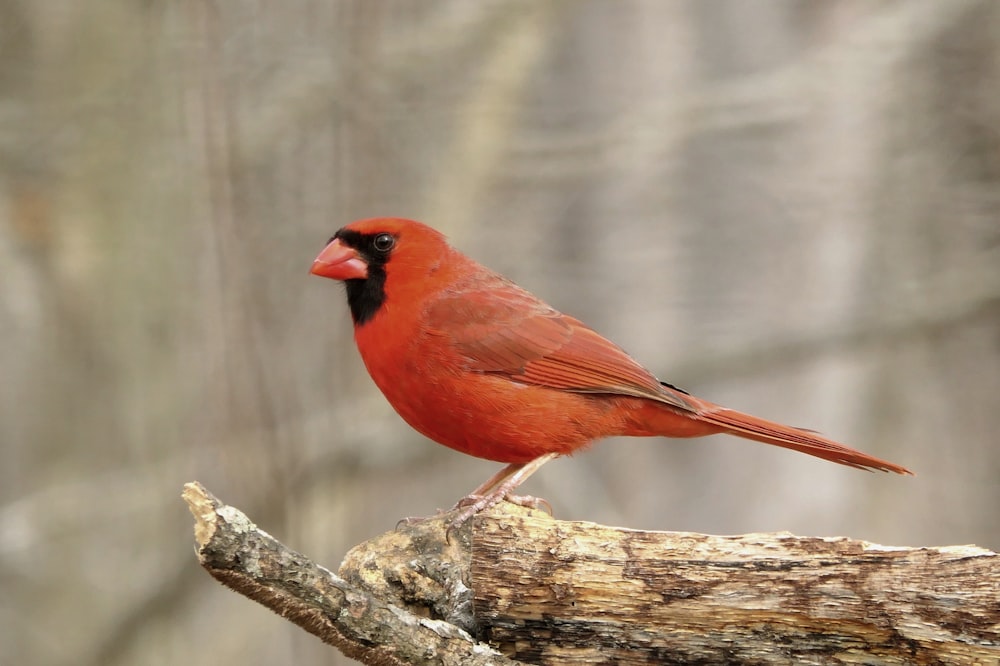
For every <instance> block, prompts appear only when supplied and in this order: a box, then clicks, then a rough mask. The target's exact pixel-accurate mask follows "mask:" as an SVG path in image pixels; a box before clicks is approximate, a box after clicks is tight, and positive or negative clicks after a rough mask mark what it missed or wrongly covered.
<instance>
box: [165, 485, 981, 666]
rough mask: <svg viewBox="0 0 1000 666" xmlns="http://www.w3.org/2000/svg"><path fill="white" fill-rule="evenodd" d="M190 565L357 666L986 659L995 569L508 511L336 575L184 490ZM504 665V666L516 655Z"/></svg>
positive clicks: (967, 557) (827, 544)
mask: <svg viewBox="0 0 1000 666" xmlns="http://www.w3.org/2000/svg"><path fill="white" fill-rule="evenodd" d="M185 499H186V500H187V501H188V504H189V506H190V507H191V511H192V513H193V514H194V515H195V517H196V521H197V524H196V541H197V542H198V554H199V559H200V560H201V562H202V566H204V567H205V568H206V570H208V571H209V573H211V574H212V575H213V576H214V577H216V578H217V579H218V580H220V581H221V582H223V583H224V584H226V585H227V586H229V587H231V588H232V589H234V590H236V591H237V592H240V593H241V594H244V595H246V596H248V597H250V598H251V599H254V600H255V601H257V602H258V603H261V604H263V605H265V606H267V607H269V608H271V609H272V610H274V611H275V612H277V613H279V614H280V615H282V616H283V617H286V618H287V619H289V620H290V621H292V622H295V623H296V624H298V625H299V626H301V627H303V628H304V629H306V630H307V631H310V632H311V633H314V634H316V635H317V636H319V637H320V638H322V639H323V640H325V641H326V642H328V643H330V644H332V645H334V646H336V647H338V649H340V650H341V651H343V652H344V653H345V654H348V655H350V656H352V657H354V658H356V659H359V660H360V661H362V662H363V663H367V664H403V663H415V664H468V665H469V666H474V665H478V664H518V663H531V664H568V663H572V664H579V663H594V664H612V663H613V664H669V663H676V664H691V663H697V664H736V663H753V664H789V663H794V664H996V663H1000V559H998V557H997V555H996V554H995V553H992V552H990V551H987V550H984V549H981V548H976V547H975V546H951V547H943V548H891V547H885V546H878V545H876V544H871V543H866V542H863V541H856V540H851V539H846V538H808V537H796V536H792V535H790V534H748V535H742V536H734V537H718V536H708V535H703V534H690V533H677V532H642V531H636V530H626V529H621V528H613V527H606V526H603V525H596V524H592V523H582V522H567V521H558V520H554V519H553V518H551V517H550V516H548V515H546V514H544V513H540V512H536V511H530V510H528V509H524V508H522V507H518V506H514V505H510V504H507V503H502V504H501V505H499V506H497V507H495V508H494V509H492V510H491V511H490V512H489V513H487V514H483V515H480V516H477V517H476V518H475V519H474V520H472V521H470V522H469V523H467V524H466V525H464V526H463V527H462V528H461V529H459V530H455V531H452V532H451V533H450V534H446V532H445V527H444V520H443V519H442V518H441V517H438V518H434V519H430V520H426V521H422V522H419V523H416V524H412V525H401V526H400V527H399V528H397V529H395V530H390V531H389V532H386V533H385V534H382V535H379V536H377V537H375V538H373V539H371V540H369V541H367V542H364V543H362V544H359V545H358V546H356V547H355V548H353V549H352V550H351V551H350V552H349V553H348V554H347V556H346V557H345V558H344V561H343V563H342V564H341V566H340V569H339V571H338V573H337V574H334V573H332V572H331V571H329V570H327V569H325V568H323V567H321V566H319V565H316V564H314V563H312V562H311V561H309V560H308V559H307V558H306V557H304V556H303V555H300V554H299V553H296V552H295V551H292V550H290V549H288V548H286V547H285V546H283V545H282V544H280V543H279V542H277V541H276V540H274V539H273V538H272V537H271V536H270V535H268V534H267V533H265V532H262V531H261V530H259V529H257V528H256V526H254V525H253V523H251V522H250V520H249V519H248V518H247V517H246V516H245V515H243V514H242V513H241V512H239V511H238V510H237V509H234V508H233V507H229V506H225V505H223V504H222V503H221V502H219V500H217V499H216V498H215V497H213V496H212V495H211V494H210V493H208V491H206V490H205V489H204V488H203V487H201V486H200V485H198V484H187V486H185ZM514 660H516V661H514Z"/></svg>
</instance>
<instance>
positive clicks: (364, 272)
mask: <svg viewBox="0 0 1000 666" xmlns="http://www.w3.org/2000/svg"><path fill="white" fill-rule="evenodd" d="M309 272H310V273H312V274H313V275H319V276H320V277H327V278H331V279H333V280H364V279H367V278H368V263H367V262H366V261H365V260H364V259H362V258H361V255H359V254H358V252H357V250H355V249H354V248H351V247H348V246H346V245H344V244H343V243H341V242H340V240H339V239H336V238H335V239H333V241H331V242H330V244H329V245H327V246H326V247H325V248H323V251H322V252H320V253H319V256H318V257H316V261H314V262H313V265H312V268H311V269H310V270H309Z"/></svg>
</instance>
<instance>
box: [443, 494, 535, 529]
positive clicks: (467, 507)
mask: <svg viewBox="0 0 1000 666" xmlns="http://www.w3.org/2000/svg"><path fill="white" fill-rule="evenodd" d="M504 500H506V501H508V502H510V503H511V504H517V505H518V506H523V507H527V508H529V509H542V510H544V511H546V512H547V513H548V514H549V515H550V516H551V515H552V505H551V504H549V501H548V500H547V499H543V498H541V497H532V496H531V495H512V494H509V493H498V492H493V493H489V494H488V495H466V496H465V497H463V498H462V499H460V500H458V502H456V503H455V506H453V507H452V509H451V510H452V511H458V510H459V509H461V511H459V513H458V514H456V515H455V516H454V517H453V518H451V520H450V521H449V522H448V530H449V531H451V530H455V529H458V528H459V527H461V526H462V525H464V524H465V523H467V522H468V521H469V519H470V518H472V517H473V516H475V515H476V514H477V513H479V512H480V511H485V510H487V509H490V508H492V507H494V506H496V505H497V504H499V503H500V502H502V501H504Z"/></svg>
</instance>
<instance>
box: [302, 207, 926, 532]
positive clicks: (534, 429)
mask: <svg viewBox="0 0 1000 666" xmlns="http://www.w3.org/2000/svg"><path fill="white" fill-rule="evenodd" d="M312 273H314V274H315V275H320V276H323V277H328V278H333V279H335V280H343V281H344V284H345V285H346V286H347V303H348V305H349V306H350V309H351V316H352V317H353V319H354V340H355V342H357V345H358V351H359V352H361V358H362V359H363V360H364V363H365V366H366V367H367V368H368V372H369V374H371V377H372V379H373V380H375V384H376V385H378V387H379V389H381V390H382V393H383V394H385V397H386V398H387V399H388V400H389V403H390V404H391V405H392V406H393V408H395V410H396V411H397V412H399V415H400V416H402V417H403V419H404V420H405V421H406V422H407V423H409V424H410V425H411V426H413V427H414V428H415V429H416V430H418V431H419V432H420V433H422V434H424V435H426V436H427V437H429V438H430V439H433V440H434V441H436V442H439V443H441V444H444V445H445V446H449V447H451V448H453V449H456V450H458V451H461V452H463V453H468V454H469V455H473V456H476V457H479V458H486V459H488V460H496V461H498V462H504V463H509V464H508V465H507V467H506V468H504V469H503V470H501V471H500V472H499V473H498V474H496V475H495V476H494V477H492V478H491V479H489V480H488V481H487V482H486V483H484V484H483V485H482V486H480V487H479V488H477V489H476V490H475V491H473V493H472V495H470V496H469V497H468V498H466V499H465V500H463V501H462V502H459V505H458V506H464V507H465V511H463V512H462V513H461V514H460V515H459V516H458V518H457V519H456V520H457V521H458V522H464V521H465V520H467V519H468V518H469V517H470V516H472V515H473V514H475V513H476V512H477V511H480V510H482V509H484V508H486V507H489V506H492V505H494V504H496V503H497V502H499V501H500V500H502V499H504V498H505V497H508V498H509V497H513V496H512V495H510V493H511V492H512V491H513V490H514V489H515V488H516V487H517V486H518V485H519V484H520V483H521V482H523V481H524V480H525V479H526V478H528V476H530V475H531V474H532V473H533V472H535V471H536V470H537V469H538V468H539V467H541V466H542V465H543V464H545V463H546V462H548V461H549V460H552V459H553V458H555V457H557V456H560V455H566V454H568V453H573V452H574V451H576V450H578V449H581V448H583V447H586V446H587V445H588V444H590V443H591V442H593V441H594V440H597V439H601V438H604V437H611V436H615V435H631V436H635V437H650V436H662V437H701V436H704V435H712V434H715V433H720V432H724V433H729V434H731V435H736V436H738V437H744V438H746V439H752V440H755V441H758V442H764V443H765V444H774V445H776V446H783V447H785V448H788V449H794V450H796V451H801V452H803V453H808V454H810V455H813V456H817V457H819V458H824V459H826V460H831V461H833V462H837V463H840V464H842V465H849V466H851V467H857V468H861V469H872V470H883V471H888V472H897V473H899V474H912V472H910V471H909V470H908V469H906V468H905V467H901V466H899V465H896V464H893V463H891V462H887V461H885V460H880V459H878V458H875V457H873V456H869V455H867V454H865V453H861V452H860V451H856V450H854V449H852V448H850V447H847V446H844V445H843V444H839V443H837V442H835V441H833V440H830V439H826V438H825V437H822V436H820V435H818V434H816V433H814V432H811V431H808V430H801V429H799V428H793V427H790V426H786V425H781V424H778V423H774V422H771V421H765V420H764V419H761V418H758V417H756V416H750V415H749V414H742V413H740V412H737V411H734V410H732V409H728V408H726V407H721V406H719V405H716V404H713V403H711V402H708V401H707V400H702V399H701V398H696V397H694V396H693V395H689V394H688V393H686V392H684V391H682V390H680V389H678V388H676V387H674V386H671V385H670V384H667V383H666V382H661V381H659V380H658V379H657V378H656V377H654V376H653V375H652V373H650V372H649V371H648V370H646V369H645V368H643V367H642V366H641V365H639V364H638V363H637V362H636V361H634V360H633V359H632V358H631V357H630V356H629V355H628V354H626V353H625V352H624V351H623V350H622V349H621V348H620V347H618V346H617V345H615V344H614V343H612V342H611V341H609V340H607V339H605V338H603V337H602V336H600V335H599V334H597V333H595V332H594V331H593V330H592V329H590V328H588V327H587V326H586V325H585V324H583V323H582V322H580V321H578V320H576V319H574V318H573V317H570V316H567V315H564V314H562V313H561V312H559V311H558V310H555V309H554V308H552V307H550V306H549V305H547V304H546V303H544V302H543V301H541V300H540V299H538V298H537V297H535V296H533V295H532V294H530V293H528V292H527V291H525V290H524V289H521V288H520V287H518V286H517V285H515V284H514V283H512V282H511V281H509V280H507V279H506V278H504V277H503V276H501V275H499V274H497V273H495V272H493V271H491V270H490V269H488V268H486V267H485V266H482V265H481V264H478V263H476V262H475V261H473V260H472V259H470V258H469V257H467V256H465V255H464V254H462V253H461V252H459V251H458V250H456V249H454V248H452V247H451V246H450V245H449V244H448V242H447V240H446V239H445V237H444V236H443V235H442V234H441V233H439V232H437V231H435V230H434V229H431V228H430V227H428V226H426V225H424V224H421V223H420V222H415V221H413V220H404V219H396V218H375V219H369V220H359V221H357V222H353V223H351V224H349V225H347V226H346V227H344V228H343V229H341V230H340V231H338V232H337V233H336V234H335V235H334V236H333V238H331V239H330V241H329V243H328V245H327V246H326V248H325V249H324V250H323V251H322V252H321V253H320V254H319V256H318V257H317V258H316V261H315V262H314V263H313V266H312ZM514 499H515V500H517V499H523V498H514ZM453 524H454V522H453Z"/></svg>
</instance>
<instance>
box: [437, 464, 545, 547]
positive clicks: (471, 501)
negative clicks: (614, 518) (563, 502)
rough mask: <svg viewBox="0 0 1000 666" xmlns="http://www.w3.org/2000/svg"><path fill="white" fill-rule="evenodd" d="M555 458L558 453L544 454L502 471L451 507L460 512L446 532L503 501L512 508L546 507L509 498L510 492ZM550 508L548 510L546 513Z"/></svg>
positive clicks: (521, 498)
mask: <svg viewBox="0 0 1000 666" xmlns="http://www.w3.org/2000/svg"><path fill="white" fill-rule="evenodd" d="M558 455H559V454H558V453H546V454H545V455H542V456H538V457H537V458H535V459H534V460H529V461H528V462H526V463H511V464H510V465H507V466H506V467H504V468H503V469H502V470H500V471H499V472H497V473H496V474H494V475H493V476H491V477H490V478H489V479H487V480H486V482H485V483H483V484H482V485H481V486H479V487H478V488H476V489H475V490H473V491H472V492H471V493H470V494H469V495H467V496H465V497H463V498H462V499H460V500H459V501H458V503H457V504H455V506H454V507H452V510H455V509H462V511H461V512H460V513H459V514H458V515H456V516H455V517H454V518H452V519H451V523H450V525H449V526H448V529H449V530H453V529H456V528H458V527H460V526H461V525H462V524H464V523H465V522H466V521H467V520H469V518H472V517H473V516H474V515H476V514H477V513H479V512H480V511H484V510H486V509H489V508H490V507H492V506H494V505H496V504H498V503H499V502H501V501H503V500H505V499H506V500H509V501H511V502H514V503H515V504H520V505H521V506H530V507H532V508H538V506H539V505H540V504H542V503H544V504H545V505H548V504H549V503H548V502H546V501H545V500H540V499H538V498H535V497H528V496H520V495H512V494H511V492H512V491H513V490H514V489H515V488H517V487H518V486H519V485H521V484H522V483H524V482H525V481H526V480H527V479H528V477H529V476H531V475H532V474H534V473H535V472H537V471H538V469H539V468H540V467H541V466H542V465H544V464H545V463H547V462H548V461H550V460H552V459H553V458H556V457H558ZM551 508H552V507H551V506H549V509H550V513H551Z"/></svg>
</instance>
